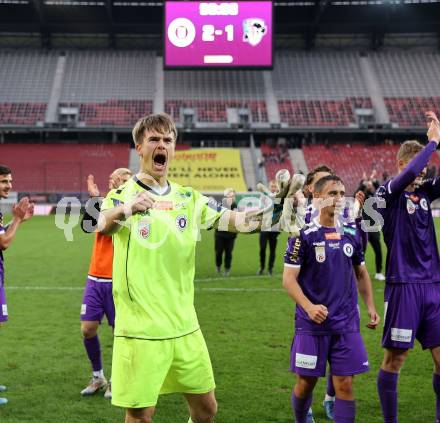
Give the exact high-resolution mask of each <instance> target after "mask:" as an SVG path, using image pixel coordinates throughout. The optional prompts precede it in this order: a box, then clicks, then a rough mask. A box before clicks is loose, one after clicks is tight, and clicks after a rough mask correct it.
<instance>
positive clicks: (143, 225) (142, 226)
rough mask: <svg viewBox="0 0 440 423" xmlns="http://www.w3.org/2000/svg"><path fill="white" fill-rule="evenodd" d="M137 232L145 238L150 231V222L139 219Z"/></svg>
mask: <svg viewBox="0 0 440 423" xmlns="http://www.w3.org/2000/svg"><path fill="white" fill-rule="evenodd" d="M138 233H139V236H140V237H141V238H142V239H147V238H148V237H149V236H150V233H151V227H150V222H146V221H145V220H140V221H139V226H138Z"/></svg>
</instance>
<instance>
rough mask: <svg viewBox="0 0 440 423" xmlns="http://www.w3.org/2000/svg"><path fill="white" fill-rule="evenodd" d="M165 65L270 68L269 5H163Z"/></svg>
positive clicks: (188, 2)
mask: <svg viewBox="0 0 440 423" xmlns="http://www.w3.org/2000/svg"><path fill="white" fill-rule="evenodd" d="M164 28H165V34H164V40H165V46H164V52H165V53H164V65H165V68H167V69H173V68H200V69H204V68H260V69H261V68H267V69H269V68H271V67H272V35H273V27H272V2H271V1H237V2H221V3H213V2H201V1H166V2H165V25H164Z"/></svg>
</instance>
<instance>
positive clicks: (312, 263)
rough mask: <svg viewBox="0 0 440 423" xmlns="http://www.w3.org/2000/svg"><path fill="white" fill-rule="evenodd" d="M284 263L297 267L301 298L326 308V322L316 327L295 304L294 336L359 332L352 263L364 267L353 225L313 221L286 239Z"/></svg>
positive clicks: (355, 229) (359, 243)
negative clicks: (300, 334)
mask: <svg viewBox="0 0 440 423" xmlns="http://www.w3.org/2000/svg"><path fill="white" fill-rule="evenodd" d="M284 263H285V266H287V267H298V268H300V271H299V276H298V283H299V285H300V286H301V289H302V290H303V292H304V295H305V296H306V297H307V298H308V299H309V300H310V301H311V302H312V303H313V304H323V305H325V306H326V307H327V309H328V312H329V314H328V316H327V319H326V320H325V321H324V322H323V323H322V324H317V323H315V322H313V321H312V320H310V318H309V317H308V315H307V313H306V312H305V310H304V309H303V308H302V307H301V306H299V305H297V306H296V313H295V329H296V332H297V333H313V334H326V335H328V334H342V333H350V332H357V331H359V309H358V306H357V302H358V295H357V284H356V278H355V273H354V270H353V264H355V265H361V264H364V253H363V249H362V242H361V240H360V234H359V231H358V230H357V228H356V225H355V224H344V225H343V226H342V227H341V228H326V227H322V226H320V225H319V224H318V223H317V222H316V220H314V221H312V223H310V224H309V225H306V226H305V227H304V228H303V229H302V230H301V231H300V234H299V236H298V237H292V238H289V240H288V242H287V250H286V253H285V255H284Z"/></svg>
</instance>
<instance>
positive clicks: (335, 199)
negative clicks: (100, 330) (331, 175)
mask: <svg viewBox="0 0 440 423" xmlns="http://www.w3.org/2000/svg"><path fill="white" fill-rule="evenodd" d="M318 200H319V202H320V203H321V205H320V209H321V212H324V213H334V214H339V213H341V211H342V208H343V205H344V201H345V187H344V185H343V184H342V183H341V182H336V181H330V182H327V183H326V184H325V185H324V187H323V189H322V192H321V193H320V194H319V196H318Z"/></svg>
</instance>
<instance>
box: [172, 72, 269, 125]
mask: <svg viewBox="0 0 440 423" xmlns="http://www.w3.org/2000/svg"><path fill="white" fill-rule="evenodd" d="M264 98H265V91H264V80H263V76H262V73H261V72H258V71H194V72H185V71H167V72H166V73H165V111H166V112H167V113H169V114H170V115H171V116H173V118H174V119H176V121H178V122H179V121H181V119H182V116H181V110H182V108H192V109H195V112H196V118H197V120H198V121H199V122H214V123H224V122H227V112H226V110H227V108H246V109H249V112H250V115H251V120H252V122H267V121H268V116H267V108H266V103H265V100H264Z"/></svg>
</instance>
